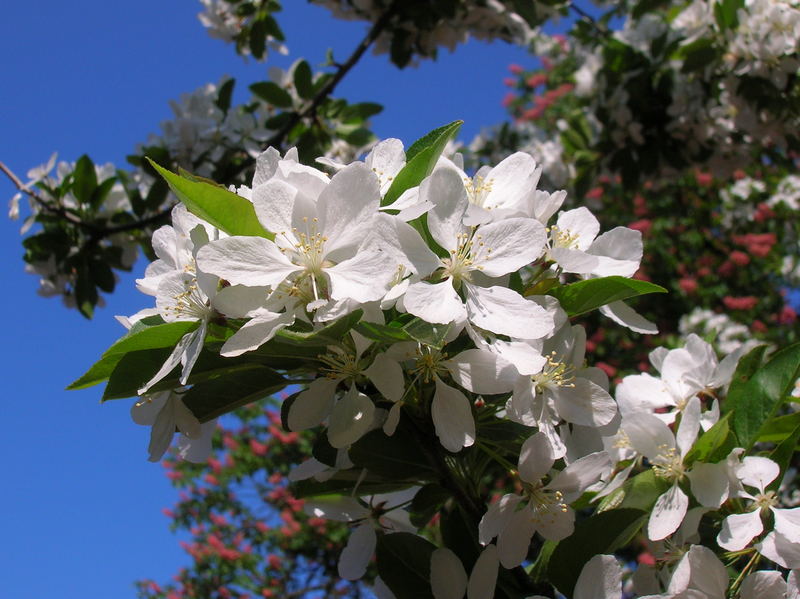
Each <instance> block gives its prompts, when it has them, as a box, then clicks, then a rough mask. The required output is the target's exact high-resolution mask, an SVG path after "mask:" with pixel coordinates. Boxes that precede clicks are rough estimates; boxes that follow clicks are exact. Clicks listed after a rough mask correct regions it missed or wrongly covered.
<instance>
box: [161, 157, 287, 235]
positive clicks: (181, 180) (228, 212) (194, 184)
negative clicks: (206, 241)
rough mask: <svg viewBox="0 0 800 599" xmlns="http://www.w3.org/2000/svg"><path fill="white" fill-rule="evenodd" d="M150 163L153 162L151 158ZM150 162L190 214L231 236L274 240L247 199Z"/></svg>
mask: <svg viewBox="0 0 800 599" xmlns="http://www.w3.org/2000/svg"><path fill="white" fill-rule="evenodd" d="M148 160H149V159H148ZM150 163H151V164H152V165H153V168H154V169H156V170H157V171H158V173H159V174H160V175H161V176H162V177H164V179H165V180H166V181H167V183H169V186H170V188H171V189H172V191H173V192H174V193H175V195H177V196H178V199H180V201H181V202H183V203H184V204H185V205H186V207H187V208H188V209H189V211H190V212H192V213H193V214H195V215H197V216H199V217H200V218H202V219H203V220H204V221H206V222H207V223H209V224H211V225H212V226H214V227H217V228H218V229H219V230H220V231H224V232H225V233H227V234H228V235H250V236H253V237H266V238H268V239H274V238H275V235H273V234H272V233H270V232H268V231H266V230H265V229H264V227H262V226H261V223H260V222H258V218H257V217H256V211H255V209H254V208H253V204H252V203H251V202H249V201H247V200H246V199H245V198H243V197H241V196H238V195H236V194H235V193H232V192H230V191H228V190H227V189H225V188H224V187H218V186H216V185H211V184H209V183H205V182H203V181H190V180H189V179H187V178H185V177H180V176H178V175H176V174H175V173H172V172H170V171H168V170H167V169H165V168H162V167H161V166H159V165H158V164H156V163H155V162H153V161H152V160H150Z"/></svg>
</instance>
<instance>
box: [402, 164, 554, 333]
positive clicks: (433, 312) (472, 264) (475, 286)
mask: <svg viewBox="0 0 800 599" xmlns="http://www.w3.org/2000/svg"><path fill="white" fill-rule="evenodd" d="M420 193H421V194H422V196H423V197H427V198H430V201H431V202H432V203H433V205H434V207H433V209H432V210H431V211H430V212H428V215H427V220H428V228H429V229H430V233H431V236H432V237H433V239H434V240H435V241H436V243H437V244H438V245H439V246H440V247H441V248H442V249H444V250H445V251H446V252H447V253H448V255H447V257H445V258H438V262H439V264H438V269H437V271H436V272H435V273H434V275H433V276H434V277H437V276H438V278H439V280H438V282H435V283H429V282H427V281H419V282H416V283H412V284H411V285H409V287H408V289H407V291H406V293H405V297H404V300H403V301H404V307H405V309H406V310H407V311H408V312H410V313H411V314H414V315H415V316H418V317H419V318H421V319H423V320H425V321H427V322H431V323H440V324H447V323H451V322H456V323H461V322H464V321H465V320H469V321H470V322H472V323H473V324H474V325H475V326H477V327H479V328H482V329H486V330H489V331H492V332H493V333H497V334H500V335H508V336H510V337H514V338H517V339H539V338H542V337H545V336H547V335H548V334H550V332H552V330H553V319H552V316H551V315H549V314H548V313H547V311H546V310H545V309H544V308H542V307H541V306H539V305H538V304H537V303H535V302H534V301H532V300H528V299H526V298H524V297H522V296H521V295H520V294H518V293H517V292H516V291H513V290H511V289H508V288H507V287H502V286H499V285H496V286H491V287H484V286H482V285H481V284H480V283H481V282H482V281H485V280H486V279H485V277H490V278H493V277H501V276H503V275H506V274H508V273H512V272H515V271H516V270H518V269H520V268H521V267H523V266H525V265H527V264H530V263H531V262H533V261H534V260H536V259H537V258H538V257H539V256H541V254H542V250H543V249H544V242H545V232H544V227H543V226H542V224H541V223H539V222H538V221H536V220H534V219H531V218H509V219H506V220H502V221H499V222H493V223H489V224H487V225H482V226H479V227H468V226H465V225H464V224H463V221H462V219H463V217H464V214H465V211H466V209H467V206H468V205H469V201H468V199H467V192H466V190H465V188H464V185H463V182H462V181H461V180H460V178H459V177H458V174H457V173H456V172H455V171H454V170H452V169H440V170H436V171H434V173H433V175H431V177H429V178H428V179H427V180H425V181H424V182H423V184H422V185H421V188H420ZM459 293H462V294H463V296H464V299H462V298H461V296H460V295H459Z"/></svg>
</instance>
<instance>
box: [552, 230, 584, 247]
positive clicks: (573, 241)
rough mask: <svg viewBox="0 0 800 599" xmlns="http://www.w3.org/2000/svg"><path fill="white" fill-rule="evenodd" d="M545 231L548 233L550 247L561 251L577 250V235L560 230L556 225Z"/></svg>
mask: <svg viewBox="0 0 800 599" xmlns="http://www.w3.org/2000/svg"><path fill="white" fill-rule="evenodd" d="M545 230H546V231H547V232H548V233H550V247H553V248H563V249H575V248H577V246H578V237H579V235H578V234H577V233H573V232H572V231H570V230H569V229H560V228H559V227H558V225H553V226H552V227H547V229H545Z"/></svg>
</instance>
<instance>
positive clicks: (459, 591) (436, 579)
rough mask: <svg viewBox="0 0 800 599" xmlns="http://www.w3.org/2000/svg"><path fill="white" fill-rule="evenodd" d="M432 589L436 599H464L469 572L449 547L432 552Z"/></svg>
mask: <svg viewBox="0 0 800 599" xmlns="http://www.w3.org/2000/svg"><path fill="white" fill-rule="evenodd" d="M431 590H432V591H433V596H434V598H435V599H463V597H464V593H465V592H466V590H467V572H466V571H465V570H464V566H463V564H462V563H461V560H460V559H458V556H457V555H456V554H455V553H453V552H452V551H450V550H449V549H448V548H447V547H440V548H438V549H436V550H435V551H434V552H433V553H432V554H431Z"/></svg>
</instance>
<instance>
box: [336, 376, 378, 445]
mask: <svg viewBox="0 0 800 599" xmlns="http://www.w3.org/2000/svg"><path fill="white" fill-rule="evenodd" d="M374 417H375V404H373V403H372V400H371V399H370V398H369V397H367V396H366V395H364V394H363V393H359V392H358V391H357V390H356V388H355V387H351V389H350V390H349V391H348V392H347V393H346V394H345V396H344V397H343V398H342V399H340V400H339V401H338V402H337V403H336V405H335V406H333V411H332V412H331V419H330V422H329V423H328V441H330V444H331V445H332V446H333V447H335V448H336V449H341V448H342V447H347V446H349V445H352V444H353V443H355V442H356V441H358V440H359V439H360V438H361V437H362V436H363V435H364V434H365V433H366V432H367V431H368V430H369V429H370V428H371V427H372V422H373V419H374Z"/></svg>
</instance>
